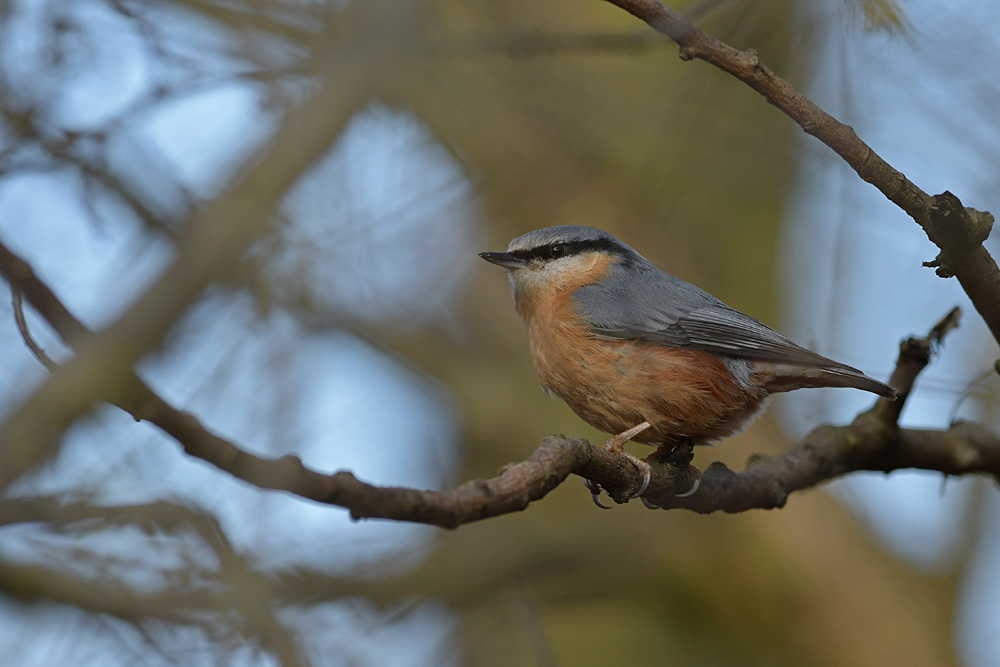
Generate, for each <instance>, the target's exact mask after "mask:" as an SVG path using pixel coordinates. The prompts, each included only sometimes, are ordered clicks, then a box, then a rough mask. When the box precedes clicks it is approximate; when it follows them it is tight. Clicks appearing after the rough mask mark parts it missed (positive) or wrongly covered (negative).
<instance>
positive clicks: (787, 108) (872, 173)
mask: <svg viewBox="0 0 1000 667" xmlns="http://www.w3.org/2000/svg"><path fill="white" fill-rule="evenodd" d="M607 1H608V2H610V3H611V4H613V5H616V6H618V7H621V8H622V9H624V10H625V11H627V12H628V13H630V14H632V15H633V16H635V17H636V18H639V19H641V20H643V21H645V22H646V23H647V24H648V25H649V26H650V27H651V28H653V29H654V30H656V31H658V32H660V33H663V34H664V35H666V36H668V37H670V38H671V39H673V40H674V41H675V42H677V44H678V45H679V46H680V54H679V55H680V57H681V59H682V60H691V59H693V58H697V59H699V60H704V61H705V62H707V63H709V64H711V65H714V66H715V67H718V68H719V69H721V70H722V71H724V72H727V73H728V74H731V75H733V76H734V77H736V78H737V79H739V80H740V81H742V82H743V83H745V84H747V85H748V86H750V87H751V88H753V89H754V90H755V91H757V92H758V93H760V94H761V95H762V96H763V97H764V99H766V100H767V101H768V103H770V104H773V105H774V106H776V107H777V108H778V109H780V110H781V111H782V112H784V113H785V114H786V115H787V116H788V117H789V118H791V119H792V120H794V121H795V122H796V123H798V125H799V126H800V127H801V128H802V129H803V130H805V132H806V133H807V134H811V135H812V136H814V137H816V138H817V139H819V140H820V141H822V142H823V143H824V144H826V145H827V146H829V147H830V148H832V149H833V150H834V151H835V152H836V153H837V154H838V155H839V156H840V157H842V158H844V160H845V161H846V162H847V164H849V165H850V166H851V168H852V169H854V171H856V172H857V173H858V176H860V177H861V178H862V179H864V180H865V181H867V182H868V183H871V184H872V185H874V186H875V187H876V188H878V189H879V191H880V192H881V193H882V194H884V195H885V196H886V197H887V198H888V199H889V201H891V202H892V203H894V204H896V205H897V206H899V207H900V208H901V209H903V211H905V212H906V213H907V214H908V215H909V216H910V217H911V218H913V219H914V221H916V223H917V224H918V225H920V226H921V227H922V228H923V230H924V232H926V233H927V237H928V238H929V239H930V240H931V241H932V242H933V243H934V244H935V245H937V246H938V248H940V250H941V252H940V254H939V255H938V256H937V258H936V259H935V260H934V261H932V262H928V263H926V265H927V266H931V267H933V268H936V269H937V273H938V275H939V276H941V277H945V278H947V277H951V276H955V277H956V278H958V281H959V283H961V285H962V288H963V289H964V290H965V293H966V294H968V295H969V298H970V299H971V300H972V303H973V305H974V306H975V307H976V310H977V311H978V312H979V314H980V315H981V316H982V318H983V319H984V320H985V321H986V324H987V325H988V326H989V328H990V331H991V332H992V333H993V337H994V338H995V339H996V340H997V341H998V342H1000V268H998V267H997V263H996V261H994V259H993V257H992V256H991V255H990V254H989V252H988V251H987V250H986V248H984V247H983V241H985V240H986V238H987V237H988V236H989V235H990V231H991V230H992V227H993V215H992V214H990V213H988V212H985V211H977V210H975V209H973V208H968V207H965V206H963V205H962V202H961V201H959V199H958V197H956V196H955V195H953V194H952V193H950V192H943V193H941V194H939V195H935V196H931V195H928V194H927V193H926V192H924V191H923V190H921V189H920V188H919V187H917V186H916V185H914V184H913V183H912V182H911V181H910V180H909V179H908V178H906V176H905V175H904V174H903V173H902V172H900V171H897V170H896V169H894V168H893V167H892V166H891V165H889V164H888V163H887V162H886V161H885V160H883V159H882V158H881V157H880V156H879V155H878V153H876V152H875V151H874V150H872V148H871V146H869V145H868V144H866V143H865V142H864V141H862V140H861V139H860V138H859V137H858V135H857V134H856V133H855V132H854V129H853V128H852V127H850V126H849V125H845V124H844V123H841V122H840V121H838V120H837V119H836V118H834V117H833V116H831V115H830V114H828V113H827V112H825V111H823V110H822V109H820V108H819V107H818V106H816V104H814V103H813V102H812V101H811V100H809V99H808V98H807V97H806V96H805V95H803V94H802V93H800V92H799V91H797V90H796V89H795V88H793V87H792V85H791V84H789V83H788V82H787V81H785V80H784V79H782V78H781V77H779V76H778V75H777V74H775V73H774V72H773V71H771V70H770V69H769V68H768V67H767V66H766V65H764V64H763V63H761V62H760V58H759V57H758V56H757V53H756V52H755V51H754V50H753V49H748V50H747V51H738V50H737V49H734V48H733V47H731V46H729V45H728V44H725V43H724V42H722V41H720V40H718V39H716V38H714V37H712V36H711V35H708V34H707V33H705V32H704V31H702V30H700V29H698V28H697V27H695V26H694V25H692V24H691V23H690V22H688V21H687V20H686V19H684V17H682V16H680V15H679V14H677V13H676V12H674V11H672V10H670V9H668V8H667V7H665V6H663V5H662V4H661V3H660V2H659V1H658V0H607Z"/></svg>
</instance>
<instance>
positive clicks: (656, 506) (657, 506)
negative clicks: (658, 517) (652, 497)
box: [639, 497, 663, 510]
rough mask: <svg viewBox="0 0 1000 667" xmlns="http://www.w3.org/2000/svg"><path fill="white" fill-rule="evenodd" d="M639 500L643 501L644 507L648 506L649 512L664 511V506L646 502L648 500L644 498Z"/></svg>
mask: <svg viewBox="0 0 1000 667" xmlns="http://www.w3.org/2000/svg"><path fill="white" fill-rule="evenodd" d="M639 500H641V501H642V504H643V505H645V506H646V509H648V510H659V509H663V507H662V506H660V505H654V504H653V503H651V502H649V501H648V500H646V499H645V498H643V497H640V498H639Z"/></svg>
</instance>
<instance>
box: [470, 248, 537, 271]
mask: <svg viewBox="0 0 1000 667" xmlns="http://www.w3.org/2000/svg"><path fill="white" fill-rule="evenodd" d="M479 256H480V257H482V258H483V259H485V260H486V261H487V262H489V263H490V264H496V265H497V266H502V267H503V268H505V269H523V268H524V267H526V266H527V265H528V262H527V260H524V259H521V258H520V257H516V256H515V255H512V254H511V253H509V252H481V253H479Z"/></svg>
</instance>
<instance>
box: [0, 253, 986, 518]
mask: <svg viewBox="0 0 1000 667" xmlns="http://www.w3.org/2000/svg"><path fill="white" fill-rule="evenodd" d="M0 273H3V274H4V275H5V276H6V277H7V279H8V280H9V281H10V282H11V285H12V287H13V288H14V289H18V290H22V291H23V292H24V294H25V295H26V296H27V297H28V298H29V300H31V301H32V305H34V306H35V308H36V309H37V310H38V311H39V312H40V313H41V315H42V316H43V317H44V318H46V320H48V321H49V323H50V324H52V326H53V328H54V329H55V330H56V332H57V333H59V335H60V336H63V338H64V339H65V340H66V342H67V344H69V345H71V346H72V345H73V344H74V343H73V341H74V340H79V339H80V338H81V333H83V332H85V331H86V329H85V328H84V327H83V325H82V324H81V323H80V322H79V321H77V320H76V319H75V318H74V317H73V316H72V314H70V313H69V312H68V311H67V310H66V308H65V307H64V306H63V305H62V304H61V303H60V302H59V300H58V299H57V298H56V297H55V295H54V294H53V293H52V291H51V290H50V289H49V288H48V287H47V286H46V285H45V284H44V283H42V281H41V280H39V279H38V277H37V276H35V274H34V271H32V270H31V267H30V266H29V265H28V264H27V263H26V262H25V261H24V260H22V259H21V258H20V257H18V256H17V255H15V254H14V253H12V252H11V251H10V250H9V249H7V248H6V247H4V246H3V245H2V244H0ZM35 298H37V299H38V300H37V301H36V300H35ZM959 315H960V311H959V310H958V309H957V308H956V309H953V310H952V311H951V312H950V313H948V314H947V315H946V316H945V317H944V318H943V319H942V320H941V321H940V322H938V323H937V324H936V325H935V326H934V328H932V329H931V332H930V334H929V335H928V336H927V337H924V338H919V339H915V338H911V339H909V340H908V341H904V343H903V344H902V345H901V346H900V356H899V361H898V363H897V365H896V370H895V371H894V373H893V376H892V383H893V385H894V387H895V388H896V389H897V390H898V391H899V394H900V398H899V399H898V400H897V401H895V402H891V401H887V400H885V399H879V401H877V402H876V404H875V405H874V406H873V407H872V408H871V409H870V410H868V411H867V412H864V413H862V414H861V415H859V416H858V417H857V418H856V419H855V420H854V422H852V423H851V424H850V425H848V426H840V427H834V426H822V427H820V428H818V429H816V430H815V431H813V432H812V433H811V434H810V435H809V436H808V437H806V439H805V440H804V441H803V442H802V443H800V444H799V445H798V446H796V447H793V448H792V449H790V450H788V451H786V452H785V453H784V454H782V455H780V456H777V457H761V456H756V457H753V458H752V459H751V461H750V462H749V465H748V467H747V469H746V470H745V471H743V472H740V473H737V472H733V471H731V470H729V468H727V467H726V466H724V465H722V464H721V463H714V464H712V465H711V466H709V467H708V469H707V470H706V471H705V472H704V474H702V473H701V472H700V471H699V470H698V469H697V468H694V467H693V466H690V465H677V464H655V465H653V467H652V478H651V480H650V483H649V488H648V490H647V491H646V493H645V494H644V498H646V499H647V500H648V501H649V502H650V503H652V504H654V505H657V506H661V507H663V508H683V509H689V510H693V511H696V512H702V513H708V512H715V511H718V510H722V511H725V512H743V511H746V510H750V509H769V508H774V507H781V506H783V505H784V504H785V501H786V499H787V497H788V494H790V493H792V492H794V491H799V490H802V489H806V488H809V487H812V486H816V485H818V484H821V483H823V482H825V481H828V480H831V479H833V478H835V477H839V476H842V475H845V474H847V473H850V472H855V471H859V470H879V471H883V472H890V471H892V470H898V469H901V468H922V469H925V470H936V471H940V472H943V473H945V474H948V475H964V474H971V473H986V474H990V475H994V476H996V477H998V478H1000V437H998V436H996V435H995V434H993V433H990V432H989V431H987V430H986V429H985V428H983V427H982V426H979V425H977V424H974V423H970V422H959V423H956V424H953V425H952V426H951V428H949V429H948V430H946V431H935V430H914V429H899V428H898V427H897V425H896V419H897V418H898V416H899V411H900V410H901V409H902V405H903V402H904V401H905V400H906V397H907V396H908V395H909V393H910V389H911V388H912V386H913V382H914V380H915V379H916V377H917V374H918V373H919V372H920V370H922V369H923V368H924V367H925V366H926V365H927V363H928V361H929V359H930V354H931V351H932V349H933V348H934V347H936V346H937V345H938V344H939V343H940V342H941V339H942V338H943V336H944V335H945V334H946V333H947V332H948V331H950V330H951V329H953V328H954V327H955V326H956V325H957V322H958V317H959ZM130 381H131V385H132V392H131V394H130V397H129V398H128V399H126V400H122V399H115V398H114V397H112V398H111V399H110V400H112V402H115V404H116V405H118V406H119V407H121V408H122V409H124V410H126V411H128V412H129V413H130V414H131V415H132V416H134V417H135V418H136V419H143V420H147V421H149V422H151V423H152V424H155V425H156V426H158V427H159V428H160V429H162V430H163V431H165V432H166V433H168V434H169V435H171V436H173V437H174V438H175V439H176V440H177V441H178V442H179V443H180V444H181V445H182V446H183V447H184V451H185V452H187V453H188V454H189V455H191V456H194V457H197V458H200V459H202V460H204V461H207V462H208V463H211V464H212V465H214V466H216V467H217V468H219V469H220V470H223V471H225V472H228V473H229V474H231V475H233V476H234V477H238V478H239V479H242V480H244V481H247V482H249V483H251V484H254V485H256V486H258V487H260V488H263V489H273V490H279V491H287V492H289V493H292V494H295V495H298V496H301V497H303V498H308V499H310V500H314V501H317V502H321V503H326V504H330V505H337V506H340V507H344V508H347V509H348V510H350V512H351V516H352V517H353V518H355V519H370V518H377V519H392V520H395V521H409V522H415V523H426V524H431V525H435V526H441V527H443V528H456V527H458V526H460V525H462V524H465V523H471V522H473V521H479V520H482V519H486V518H489V517H493V516H499V515H501V514H509V513H511V512H517V511H520V510H523V509H525V508H527V507H528V505H529V504H531V503H532V502H533V501H535V500H538V499H540V498H542V497H544V496H545V495H546V494H547V493H548V492H549V491H551V490H552V489H554V488H555V487H556V486H558V485H559V484H561V483H562V482H563V481H564V480H565V479H566V478H567V477H569V476H570V475H571V474H574V475H579V476H581V477H583V478H585V479H589V480H592V481H594V482H596V483H597V484H599V485H600V486H601V487H602V488H603V489H604V490H605V491H607V492H608V495H610V496H611V497H612V498H614V499H615V500H616V501H618V502H626V501H627V499H628V498H630V497H632V494H634V493H635V492H636V491H637V490H638V489H639V488H640V486H641V484H642V482H643V479H642V475H641V473H639V471H638V470H637V469H636V468H635V467H634V466H632V464H630V463H629V462H628V461H627V460H625V459H624V458H622V457H619V456H616V455H614V454H611V453H610V452H608V451H607V450H605V449H603V448H600V447H594V446H593V445H591V444H590V443H588V442H587V441H585V440H577V439H574V438H567V437H565V436H561V435H557V436H551V437H548V438H546V439H545V440H544V441H543V442H542V444H541V446H540V447H539V448H538V449H537V450H535V453H534V454H532V455H531V456H530V457H528V459H526V460H525V461H522V462H520V463H516V464H512V465H510V466H508V467H506V468H505V469H504V470H503V471H501V472H500V474H498V475H497V476H496V477H494V478H492V479H485V480H484V479H477V480H472V481H469V482H466V483H464V484H462V485H460V486H458V487H456V488H454V489H452V490H450V491H423V490H418V489H409V488H402V487H379V486H373V485H371V484H366V483H364V482H361V481H359V480H358V479H357V478H355V477H354V475H352V474H351V473H349V472H346V471H341V472H337V473H334V474H333V475H327V474H323V473H320V472H316V471H314V470H311V469H309V468H307V467H306V466H305V465H303V464H302V461H301V460H300V459H299V458H298V457H296V456H285V457H282V458H280V459H270V458H265V457H261V456H256V455H254V454H251V453H250V452H247V451H245V450H243V449H241V448H240V447H238V446H237V445H235V444H234V443H232V442H230V441H228V440H226V439H224V438H221V437H219V436H217V435H215V434H214V433H211V432H210V431H209V430H207V429H206V428H205V427H204V426H203V425H202V424H201V423H200V422H199V421H198V419H197V418H195V417H194V416H193V415H190V414H187V413H185V412H181V411H180V410H177V409H176V408H174V407H172V406H171V405H169V404H168V403H166V402H165V401H164V400H163V399H161V398H160V397H159V396H157V395H156V394H155V393H153V391H152V390H151V389H150V388H149V387H148V386H146V385H145V384H144V383H143V382H142V381H141V380H140V379H139V378H138V377H136V376H135V375H134V374H132V375H131V378H130ZM897 405H898V407H897ZM890 406H891V407H890ZM699 478H700V479H701V486H700V487H699V489H698V492H697V493H695V494H693V495H692V496H688V497H685V498H678V497H676V496H675V494H677V493H680V492H682V491H686V490H688V489H690V488H691V487H692V486H693V484H694V482H695V481H696V480H698V479H699ZM0 518H2V517H0Z"/></svg>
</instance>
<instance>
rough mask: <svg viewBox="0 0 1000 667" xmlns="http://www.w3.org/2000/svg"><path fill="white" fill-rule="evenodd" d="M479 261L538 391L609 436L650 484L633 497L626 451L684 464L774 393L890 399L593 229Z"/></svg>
mask: <svg viewBox="0 0 1000 667" xmlns="http://www.w3.org/2000/svg"><path fill="white" fill-rule="evenodd" d="M479 256H480V257H482V258H483V259H485V260H486V261H488V262H492V263H493V264H496V265H498V266H502V267H503V268H505V269H507V270H508V273H509V276H510V282H511V286H512V287H513V292H514V306H515V308H516V309H517V313H518V315H520V316H521V319H522V320H523V321H524V323H525V325H527V328H528V340H529V342H530V345H531V358H532V361H533V362H534V365H535V371H536V373H537V374H538V379H539V380H540V381H541V384H542V387H543V388H544V389H545V390H546V391H547V392H549V393H550V394H555V395H556V396H558V397H559V398H561V399H562V400H564V401H565V402H566V404H567V405H569V407H570V408H571V409H572V410H573V412H575V413H576V414H577V415H578V416H579V417H580V418H581V419H583V420H584V421H585V422H587V423H588V424H590V425H591V426H593V427H594V428H596V429H598V430H600V431H603V432H605V433H610V434H616V435H615V437H613V438H612V439H611V440H610V441H609V442H608V448H609V449H610V450H611V451H613V452H615V453H616V454H620V455H623V456H626V457H628V458H629V459H630V460H632V461H633V462H634V463H636V465H637V466H638V467H639V468H640V470H642V471H643V472H644V473H645V479H646V481H645V483H644V484H643V488H642V489H640V490H639V492H638V493H637V494H636V495H639V496H641V495H642V493H643V492H644V491H645V487H646V486H647V485H648V483H649V473H650V468H649V466H648V464H647V463H645V462H643V461H639V460H638V459H636V458H635V457H633V456H631V455H630V454H628V452H625V451H624V450H623V445H624V444H625V442H626V441H627V440H629V439H631V440H634V441H636V442H640V443H644V444H648V445H655V446H657V450H656V451H655V452H654V454H653V455H652V456H654V457H664V456H666V457H668V460H676V459H677V457H683V456H687V460H690V452H691V447H692V446H693V445H702V444H708V443H710V442H712V441H714V440H717V439H719V438H723V437H726V436H728V435H733V434H735V433H737V432H739V431H740V430H741V429H742V428H743V427H744V426H746V425H747V424H748V423H749V422H750V421H751V420H752V419H753V417H754V416H755V415H756V414H757V413H758V412H759V411H760V410H761V409H762V408H763V405H764V399H766V398H767V397H768V395H770V394H774V393H778V392H783V391H791V390H793V389H800V388H803V387H855V388H857V389H863V390H865V391H870V392H872V393H875V394H878V395H879V396H886V397H889V398H894V397H895V395H896V391H895V390H894V389H893V388H892V387H890V386H888V385H886V384H883V383H881V382H879V381H878V380H874V379H872V378H870V377H868V376H867V375H865V374H864V373H862V372H861V371H859V370H857V369H855V368H851V367H850V366H846V365H844V364H841V363H839V362H836V361H833V360H831V359H827V358H826V357H822V356H820V355H818V354H816V353H815V352H810V351H809V350H807V349H805V348H803V347H800V346H798V345H796V344H795V343H793V342H792V341H790V340H788V339H787V338H785V337H784V336H782V335H781V334H779V333H778V332H776V331H774V330H773V329H771V328H769V327H767V326H765V325H763V324H761V323H760V322H758V321H757V320H755V319H753V318H752V317H749V316H747V315H744V314H743V313H741V312H739V311H736V310H733V309H732V308H730V307H729V306H727V305H726V304H724V303H722V302H721V301H719V300H718V299H716V298H715V297H713V296H712V295H711V294H708V293H707V292H705V291H703V290H701V289H699V288H697V287H695V286H694V285H691V284H690V283H687V282H684V281H683V280H681V279H679V278H675V277H674V276H672V275H670V274H668V273H665V272H663V271H661V270H660V269H658V268H656V267H655V266H653V264H651V263H650V262H649V261H648V260H646V258H644V257H643V256H642V255H640V254H639V253H637V252H636V251H635V250H633V249H632V248H630V247H629V246H627V245H625V244H624V243H622V242H621V241H619V240H618V239H616V238H615V237H613V236H612V235H611V234H608V233H607V232H603V231H601V230H599V229H594V228H592V227H579V226H574V225H561V226H558V227H547V228H545V229H539V230H536V231H533V232H530V233H528V234H525V235H523V236H519V237H517V238H516V239H514V240H513V241H511V242H510V246H509V247H508V248H507V252H483V253H480V254H479ZM588 488H591V491H592V492H593V493H594V494H595V495H594V499H595V501H597V496H596V491H597V490H596V489H595V488H594V487H593V486H592V485H590V484H588ZM696 489H697V487H695V488H694V489H692V490H691V491H690V492H689V493H693V492H694V491H695V490H696ZM597 502H598V504H600V503H599V501H597Z"/></svg>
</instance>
